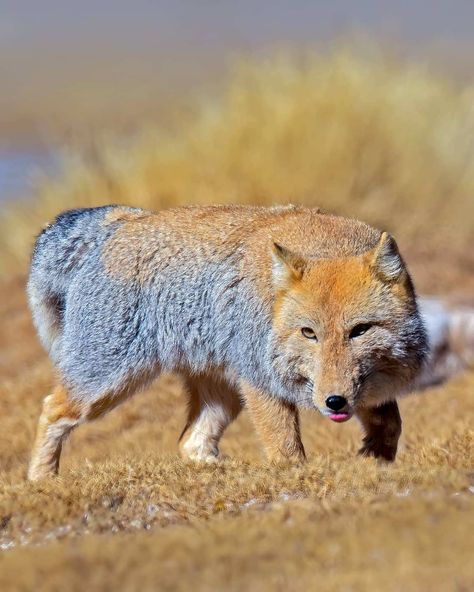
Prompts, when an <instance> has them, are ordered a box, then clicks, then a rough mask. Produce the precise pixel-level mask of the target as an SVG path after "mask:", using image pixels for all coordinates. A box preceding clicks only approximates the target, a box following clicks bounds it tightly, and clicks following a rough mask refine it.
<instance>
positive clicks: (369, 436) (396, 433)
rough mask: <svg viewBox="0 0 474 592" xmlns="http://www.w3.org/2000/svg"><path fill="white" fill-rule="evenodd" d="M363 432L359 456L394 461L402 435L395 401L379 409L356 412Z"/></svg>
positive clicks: (400, 421) (372, 408)
mask: <svg viewBox="0 0 474 592" xmlns="http://www.w3.org/2000/svg"><path fill="white" fill-rule="evenodd" d="M357 417H358V418H359V420H360V422H361V424H362V427H363V429H364V432H365V436H364V440H363V446H362V448H361V449H360V450H359V454H362V455H364V456H375V457H376V458H383V459H385V460H389V461H392V460H395V456H396V454H397V447H398V440H399V438H400V434H401V433H402V420H401V417H400V412H399V411H398V405H397V402H396V401H388V402H387V403H383V405H380V406H379V407H370V408H367V409H361V410H360V411H358V412H357Z"/></svg>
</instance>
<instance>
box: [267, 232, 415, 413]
mask: <svg viewBox="0 0 474 592" xmlns="http://www.w3.org/2000/svg"><path fill="white" fill-rule="evenodd" d="M273 281H274V288H275V308H274V327H273V330H274V335H275V346H276V347H277V348H278V352H279V355H278V356H277V357H276V359H277V360H278V362H277V363H278V364H281V365H282V367H283V365H286V367H287V368H289V369H290V372H291V373H292V374H293V375H294V377H295V380H297V381H300V382H301V383H302V384H303V385H305V386H304V389H307V393H308V397H307V399H306V400H305V401H303V402H302V403H304V404H307V405H308V404H309V405H314V406H316V407H317V409H318V410H319V411H320V412H321V413H322V414H323V415H325V416H328V417H329V418H330V419H332V420H333V421H337V422H341V421H346V420H348V419H350V418H351V416H352V415H353V414H354V413H355V412H357V410H358V409H360V408H364V407H373V406H376V405H378V404H381V403H383V402H384V401H386V400H390V399H393V398H394V397H395V396H397V395H399V394H401V393H402V392H403V391H404V390H407V389H408V387H409V385H410V383H411V382H412V380H413V378H414V377H415V376H416V374H417V372H418V370H419V369H420V366H421V364H422V362H423V359H424V355H425V351H426V336H425V332H424V329H423V326H422V323H421V320H420V316H419V314H418V310H417V306H416V300H415V294H414V290H413V286H412V283H411V280H410V277H409V275H408V272H407V270H406V268H405V265H404V262H403V260H402V258H401V256H400V254H399V252H398V249H397V246H396V243H395V241H394V239H393V238H392V237H391V236H389V235H388V234H387V233H383V234H382V235H381V237H380V240H379V243H378V244H377V245H376V246H375V248H373V249H372V250H371V251H368V252H366V253H364V254H362V255H360V256H356V257H347V258H339V259H313V258H305V257H303V256H300V255H299V254H296V253H294V252H292V251H290V250H288V249H286V248H285V247H283V246H280V245H278V244H275V245H274V247H273Z"/></svg>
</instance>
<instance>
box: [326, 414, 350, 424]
mask: <svg viewBox="0 0 474 592" xmlns="http://www.w3.org/2000/svg"><path fill="white" fill-rule="evenodd" d="M329 419H332V420H333V421H338V422H341V421H347V420H348V419H349V414H348V413H331V415H330V416H329Z"/></svg>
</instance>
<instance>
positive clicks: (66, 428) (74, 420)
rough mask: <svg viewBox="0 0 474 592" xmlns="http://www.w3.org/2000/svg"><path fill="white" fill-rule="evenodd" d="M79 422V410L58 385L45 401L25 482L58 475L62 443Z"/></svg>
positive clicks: (80, 414) (80, 413)
mask: <svg viewBox="0 0 474 592" xmlns="http://www.w3.org/2000/svg"><path fill="white" fill-rule="evenodd" d="M81 419H82V411H81V409H80V408H79V406H78V405H77V404H75V403H74V402H72V401H70V400H69V398H68V393H67V390H66V389H65V388H64V387H62V386H57V387H56V388H55V389H54V390H53V392H52V394H51V395H49V396H47V397H46V398H45V399H44V402H43V410H42V413H41V416H40V418H39V421H38V428H37V432H36V440H35V443H34V446H33V452H32V455H31V461H30V466H29V468H28V479H30V480H31V481H37V480H38V479H42V478H43V477H48V476H51V475H55V474H56V473H57V472H58V468H59V458H60V456H61V448H62V445H63V442H64V440H65V438H66V437H67V436H68V435H69V433H70V432H71V430H72V429H73V428H74V427H75V426H76V425H77V424H78V423H80V421H81Z"/></svg>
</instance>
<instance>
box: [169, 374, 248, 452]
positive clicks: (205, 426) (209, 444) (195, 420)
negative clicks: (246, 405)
mask: <svg viewBox="0 0 474 592" xmlns="http://www.w3.org/2000/svg"><path fill="white" fill-rule="evenodd" d="M186 384H187V387H188V392H189V407H188V418H187V422H186V426H185V428H184V430H183V433H182V434H181V437H180V439H179V448H180V452H181V455H182V456H183V457H184V458H189V459H192V460H198V461H204V462H212V461H215V460H216V458H217V457H218V455H219V448H218V444H219V440H220V439H221V436H222V434H223V433H224V430H225V429H226V427H227V426H228V425H229V424H230V423H231V422H232V421H233V420H234V419H235V418H236V417H237V415H238V414H239V412H240V410H241V409H242V403H241V401H240V397H239V394H238V392H237V391H236V390H235V389H233V388H232V387H231V386H230V385H229V384H228V383H227V382H226V381H224V380H222V379H220V378H218V377H215V376H210V375H199V376H189V377H187V378H186Z"/></svg>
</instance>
